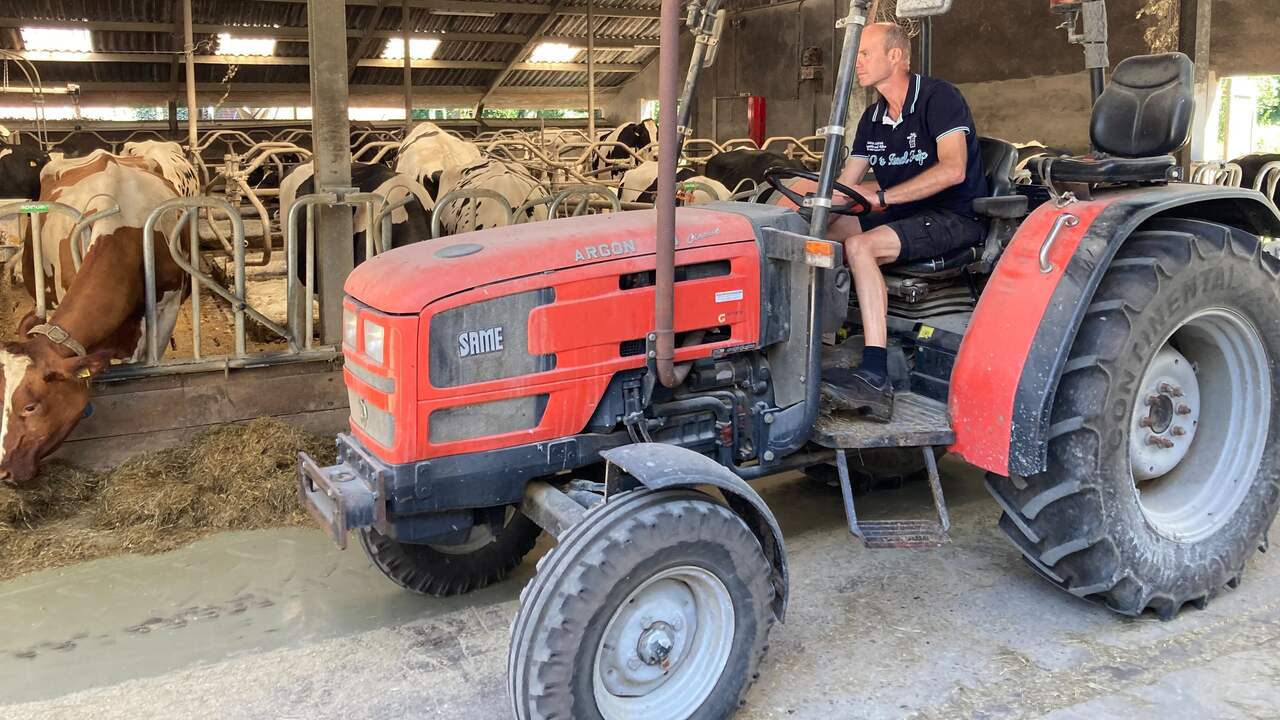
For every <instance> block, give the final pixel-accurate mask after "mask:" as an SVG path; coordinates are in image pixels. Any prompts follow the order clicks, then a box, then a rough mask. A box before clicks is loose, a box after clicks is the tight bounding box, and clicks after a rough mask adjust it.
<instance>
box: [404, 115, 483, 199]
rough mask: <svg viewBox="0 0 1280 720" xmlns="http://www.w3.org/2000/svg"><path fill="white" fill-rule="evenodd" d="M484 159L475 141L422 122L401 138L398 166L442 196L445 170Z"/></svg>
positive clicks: (428, 190)
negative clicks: (440, 185)
mask: <svg viewBox="0 0 1280 720" xmlns="http://www.w3.org/2000/svg"><path fill="white" fill-rule="evenodd" d="M481 158H482V154H481V153H480V148H479V147H477V146H476V145H475V143H470V142H467V141H466V140H463V139H461V138H457V137H454V136H453V135H450V134H449V133H447V132H445V131H444V130H441V129H440V126H439V125H436V124H435V123H431V122H420V123H418V124H417V125H414V126H413V129H412V130H410V131H409V134H408V135H405V137H404V139H403V140H401V141H400V147H399V149H398V150H397V151H396V166H395V169H396V172H398V173H401V174H404V175H408V176H410V177H412V178H413V179H414V180H415V181H417V182H419V183H421V184H422V186H423V187H425V188H426V189H427V192H429V193H431V197H433V198H435V197H439V190H440V187H439V184H440V176H441V174H443V173H444V171H445V170H448V169H449V168H457V167H461V166H463V165H466V164H467V163H470V162H475V161H477V160H480V159H481Z"/></svg>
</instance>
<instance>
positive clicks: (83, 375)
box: [76, 368, 93, 380]
mask: <svg viewBox="0 0 1280 720" xmlns="http://www.w3.org/2000/svg"><path fill="white" fill-rule="evenodd" d="M76 377H78V378H80V379H81V380H88V379H89V378H91V377H93V373H91V372H89V368H80V372H78V373H76Z"/></svg>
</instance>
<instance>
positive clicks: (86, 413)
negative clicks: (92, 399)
mask: <svg viewBox="0 0 1280 720" xmlns="http://www.w3.org/2000/svg"><path fill="white" fill-rule="evenodd" d="M92 414H93V403H89V404H88V405H85V406H84V414H82V415H81V416H80V417H81V419H83V418H87V417H89V416H90V415H92Z"/></svg>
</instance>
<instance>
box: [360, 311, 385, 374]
mask: <svg viewBox="0 0 1280 720" xmlns="http://www.w3.org/2000/svg"><path fill="white" fill-rule="evenodd" d="M385 337H386V329H384V328H383V327H382V326H381V325H379V324H378V323H376V322H373V321H371V320H368V319H366V320H365V321H364V354H365V355H367V356H368V357H369V359H370V360H372V361H374V362H376V363H378V364H379V365H381V364H382V360H383V357H384V356H385V353H384V352H383V347H384V343H383V340H384V338H385Z"/></svg>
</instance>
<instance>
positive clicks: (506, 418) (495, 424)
mask: <svg viewBox="0 0 1280 720" xmlns="http://www.w3.org/2000/svg"><path fill="white" fill-rule="evenodd" d="M546 409H547V396H546V395H530V396H528V397H521V398H512V399H510V400H497V401H495V402H487V403H478V404H476V405H460V406H458V407H451V408H444V409H442V410H436V411H435V412H433V413H431V418H430V419H429V420H428V421H427V424H428V428H429V430H428V433H427V436H428V439H429V440H430V441H431V443H432V444H440V443H447V442H457V441H459V440H471V439H474V438H478V437H488V436H491V435H505V434H506V433H513V432H519V431H521V430H532V429H533V428H536V427H538V425H539V424H540V423H541V422H542V414H543V412H545V411H546Z"/></svg>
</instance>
